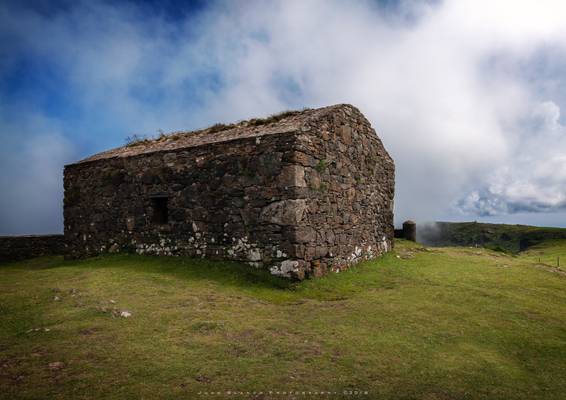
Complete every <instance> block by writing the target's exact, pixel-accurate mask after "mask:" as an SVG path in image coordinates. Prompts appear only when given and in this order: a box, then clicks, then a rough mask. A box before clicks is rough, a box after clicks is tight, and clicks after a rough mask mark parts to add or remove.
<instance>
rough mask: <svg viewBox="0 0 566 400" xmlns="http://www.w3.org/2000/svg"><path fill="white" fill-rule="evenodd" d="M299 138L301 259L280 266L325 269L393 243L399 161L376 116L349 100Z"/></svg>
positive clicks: (297, 244)
mask: <svg viewBox="0 0 566 400" xmlns="http://www.w3.org/2000/svg"><path fill="white" fill-rule="evenodd" d="M297 139H298V144H297V147H296V152H295V154H294V157H293V159H292V161H293V162H294V163H296V166H294V168H296V170H297V173H296V175H297V176H299V180H300V184H298V186H300V187H299V188H298V190H297V197H298V198H302V199H304V201H305V210H306V211H305V213H304V217H303V218H302V219H301V220H300V221H299V222H298V224H297V229H296V230H295V232H294V237H293V240H292V241H293V247H294V249H293V251H291V252H290V253H291V254H293V256H294V257H295V258H296V260H295V261H294V262H293V263H287V264H286V265H283V266H282V267H281V266H275V267H274V268H272V272H275V273H279V274H283V275H285V274H286V273H288V272H287V271H288V270H289V269H291V268H293V269H296V270H291V271H292V272H291V274H292V275H297V276H298V277H299V278H301V277H302V276H303V274H307V275H314V276H320V275H324V274H326V273H327V272H329V271H333V272H339V271H341V270H343V269H344V268H347V267H348V266H350V265H352V264H355V263H357V262H359V261H361V260H365V259H368V258H374V257H376V256H378V255H381V254H382V253H384V252H387V251H389V250H390V249H391V248H392V246H393V229H394V227H393V197H394V189H395V166H394V163H393V160H392V159H391V157H390V156H389V155H388V153H387V151H386V150H385V148H384V147H383V144H382V143H381V141H380V140H379V138H378V137H377V135H376V133H375V131H374V130H373V129H372V127H371V125H370V123H369V121H368V120H367V119H366V118H365V117H364V116H363V115H362V114H361V113H360V112H359V111H358V110H357V109H356V108H355V107H352V106H347V105H345V106H343V107H341V108H340V109H338V110H336V111H335V112H333V113H331V114H327V115H326V116H324V117H322V118H320V119H317V120H315V121H312V122H311V123H310V124H309V123H308V124H307V125H306V126H305V127H303V129H302V130H301V133H300V134H299V135H298V137H297ZM303 177H304V178H303ZM286 269H287V271H286Z"/></svg>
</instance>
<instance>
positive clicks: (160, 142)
mask: <svg viewBox="0 0 566 400" xmlns="http://www.w3.org/2000/svg"><path fill="white" fill-rule="evenodd" d="M394 175H395V172H394V163H393V160H392V159H391V157H390V156H389V154H388V153H387V151H386V150H385V148H384V147H383V144H382V143H381V141H380V139H379V138H378V136H377V135H376V133H375V131H374V129H372V127H371V125H370V123H369V122H368V120H367V119H366V118H365V117H364V116H363V115H362V114H361V113H360V111H359V110H358V109H357V108H355V107H353V106H351V105H347V104H340V105H335V106H330V107H325V108H320V109H316V110H304V111H300V112H285V113H282V114H279V115H275V116H272V117H269V118H266V119H252V120H249V121H244V122H240V123H237V124H232V125H220V124H218V125H215V126H213V127H210V128H208V129H204V130H201V131H196V132H179V133H174V134H169V135H162V136H161V137H160V138H158V139H154V140H138V141H135V142H132V143H130V144H129V145H126V146H124V147H120V148H117V149H114V150H110V151H107V152H103V153H100V154H97V155H94V156H92V157H89V158H87V159H85V160H82V161H79V162H77V163H75V164H71V165H67V166H66V167H65V203H64V215H65V239H66V241H67V246H68V252H69V255H70V256H71V257H85V256H91V255H96V254H99V253H103V252H119V251H131V252H136V253H139V254H155V255H188V256H194V257H208V258H212V259H230V260H239V261H245V262H247V263H249V264H251V265H254V266H256V267H258V268H267V269H269V271H271V273H272V274H275V275H280V276H284V277H289V278H295V279H304V278H305V277H309V276H320V275H323V274H326V273H328V272H330V271H334V272H338V271H341V270H343V269H344V268H347V267H348V266H350V265H352V264H354V263H356V262H358V261H361V260H364V259H368V258H373V257H376V256H378V255H380V254H382V253H384V252H387V251H388V250H390V249H391V247H392V245H393V194H394V185H395V183H394V180H395V178H394Z"/></svg>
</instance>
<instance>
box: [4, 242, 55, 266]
mask: <svg viewBox="0 0 566 400" xmlns="http://www.w3.org/2000/svg"><path fill="white" fill-rule="evenodd" d="M63 254H65V237H64V236H63V235H31V236H0V262H7V261H16V260H23V259H26V258H34V257H41V256H48V255H63Z"/></svg>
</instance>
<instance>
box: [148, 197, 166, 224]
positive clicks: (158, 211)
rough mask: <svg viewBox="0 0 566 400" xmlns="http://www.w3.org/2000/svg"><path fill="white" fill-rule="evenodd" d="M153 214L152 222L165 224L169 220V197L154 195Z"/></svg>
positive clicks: (152, 201)
mask: <svg viewBox="0 0 566 400" xmlns="http://www.w3.org/2000/svg"><path fill="white" fill-rule="evenodd" d="M151 206H152V208H153V215H152V218H151V222H153V223H154V224H158V225H164V224H166V223H167V222H168V221H169V210H168V208H167V197H153V198H152V199H151Z"/></svg>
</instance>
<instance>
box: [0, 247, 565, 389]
mask: <svg viewBox="0 0 566 400" xmlns="http://www.w3.org/2000/svg"><path fill="white" fill-rule="evenodd" d="M559 255H564V260H565V262H566V241H554V242H549V243H547V244H546V245H539V246H538V247H536V248H533V249H531V250H530V251H528V252H526V253H524V254H521V255H520V256H510V255H506V254H503V253H499V252H494V251H490V250H485V249H470V248H435V249H427V248H423V247H420V246H418V245H413V244H410V243H407V242H404V241H399V242H397V243H396V249H395V252H393V253H389V254H388V255H386V256H385V257H383V258H381V259H379V260H375V261H371V262H366V263H363V264H361V265H359V266H357V267H356V268H353V269H351V270H349V271H347V272H343V273H339V274H332V275H329V276H327V277H324V278H321V279H314V280H309V281H305V282H300V283H296V284H290V283H289V282H287V281H283V280H280V279H276V278H273V277H271V276H269V275H266V274H263V273H261V272H260V271H256V270H252V269H249V268H247V267H245V266H242V265H239V264H235V263H219V262H208V261H203V260H194V259H188V258H157V257H141V256H130V255H114V256H104V257H98V258H92V259H89V260H84V261H64V260H62V259H60V258H41V259H35V260H29V261H24V262H18V263H11V264H5V265H3V266H1V267H0V388H1V390H0V398H5V399H14V398H30V399H31V398H33V399H38V398H41V399H45V398H55V399H63V398H65V399H67V398H68V399H71V398H72V399H81V398H84V399H93V398H97V399H98V398H111V399H129V398H131V399H139V398H148V399H154V398H166V399H178V398H225V397H229V398H255V399H269V398H274V399H282V398H293V396H288V395H281V394H280V395H276V394H272V395H269V394H265V392H266V391H269V390H272V391H274V392H275V391H289V390H298V391H300V392H303V391H305V392H307V393H308V391H311V392H315V391H327V392H331V393H332V394H330V395H325V396H321V395H311V396H308V395H302V394H300V395H295V397H294V398H299V399H300V398H348V399H351V398H360V397H361V398H367V399H443V400H444V399H485V398H489V399H564V398H565V396H566V395H565V394H566V379H565V376H566V320H565V316H566V291H565V289H566V276H564V275H563V274H562V273H561V271H560V270H556V268H554V267H553V266H552V265H551V263H550V261H551V260H552V259H555V258H556V256H559ZM539 258H544V260H541V261H540V262H539V260H538V259H539ZM545 261H549V262H548V263H546V262H545ZM56 296H57V297H58V298H59V300H58V301H55V300H54V298H55V297H56ZM124 310H127V311H129V312H131V314H132V316H131V317H130V318H122V317H120V316H119V313H120V311H124ZM36 329H37V330H36ZM46 329H47V331H46ZM53 362H62V363H63V368H60V369H50V368H49V364H50V363H53ZM348 390H361V391H362V392H366V391H367V392H368V394H367V395H365V394H364V395H360V396H352V395H346V394H343V392H344V391H348ZM211 391H214V392H221V394H220V395H214V396H211V395H210V394H208V395H205V394H204V393H210V392H211ZM227 391H249V392H251V393H253V392H254V391H255V392H259V391H263V392H264V394H255V395H254V394H250V395H249V396H247V395H243V396H228V395H227V394H226V392H227ZM199 392H200V393H201V394H200V395H199ZM334 392H336V394H334Z"/></svg>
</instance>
